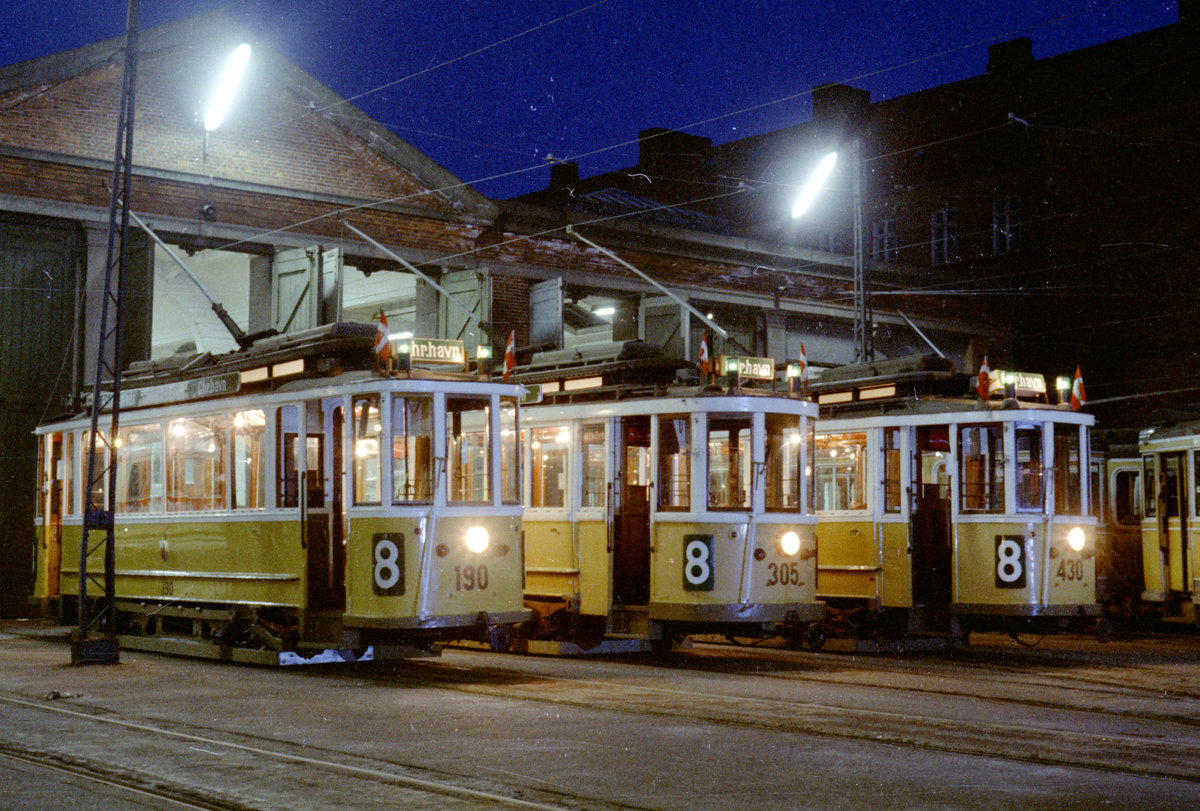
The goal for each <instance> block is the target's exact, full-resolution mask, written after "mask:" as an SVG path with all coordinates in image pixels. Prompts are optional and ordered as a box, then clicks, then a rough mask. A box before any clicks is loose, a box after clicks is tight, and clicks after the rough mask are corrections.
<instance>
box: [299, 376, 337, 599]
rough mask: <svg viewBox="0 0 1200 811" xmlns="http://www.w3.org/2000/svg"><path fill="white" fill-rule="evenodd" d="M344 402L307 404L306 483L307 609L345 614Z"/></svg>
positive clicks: (312, 402) (332, 401)
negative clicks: (343, 611) (342, 612)
mask: <svg viewBox="0 0 1200 811" xmlns="http://www.w3.org/2000/svg"><path fill="white" fill-rule="evenodd" d="M344 421H345V412H344V409H343V407H342V403H341V400H340V399H338V400H325V401H320V400H313V401H311V402H309V403H308V404H307V425H308V442H307V448H306V457H305V462H306V465H305V467H306V471H305V476H304V481H305V487H304V492H305V504H306V505H307V508H306V510H305V514H306V518H305V528H304V532H305V541H306V544H305V546H306V548H307V576H306V578H305V580H306V582H307V584H308V595H307V596H308V607H309V609H310V610H316V611H340V610H342V609H344V608H345V604H346V580H345V573H346V547H345V544H344V541H345V538H344V537H343V535H344V528H345V521H344V520H343V519H344V512H343V511H344V509H345V506H344V493H343V492H342V491H343V489H344V488H343V482H344V477H343V475H342V466H343V458H344V454H343V441H342V427H343V425H344Z"/></svg>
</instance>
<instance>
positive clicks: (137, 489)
mask: <svg viewBox="0 0 1200 811" xmlns="http://www.w3.org/2000/svg"><path fill="white" fill-rule="evenodd" d="M118 436H119V437H120V443H119V448H120V449H119V451H118V452H117V503H116V508H117V512H125V513H146V512H162V509H163V429H162V423H152V424H150V425H134V426H130V427H123V428H121V429H120V433H119V434H118Z"/></svg>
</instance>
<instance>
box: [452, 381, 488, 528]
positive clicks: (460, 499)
mask: <svg viewBox="0 0 1200 811" xmlns="http://www.w3.org/2000/svg"><path fill="white" fill-rule="evenodd" d="M488 404H489V401H488V400H487V399H483V398H477V397H448V398H446V439H447V441H448V443H449V445H450V447H449V465H448V468H447V472H448V473H449V476H450V501H451V502H454V503H459V504H489V503H491V501H492V486H491V475H490V469H491V455H490V453H489V448H490V443H489V441H488V437H489V434H490V432H489V431H488V425H489V421H488V411H489V409H488Z"/></svg>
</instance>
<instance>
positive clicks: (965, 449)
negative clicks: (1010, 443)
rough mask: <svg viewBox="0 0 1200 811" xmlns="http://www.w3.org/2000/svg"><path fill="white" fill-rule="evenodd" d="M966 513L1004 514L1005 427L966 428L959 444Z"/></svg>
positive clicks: (978, 426)
mask: <svg viewBox="0 0 1200 811" xmlns="http://www.w3.org/2000/svg"><path fill="white" fill-rule="evenodd" d="M958 453H959V466H960V467H959V470H960V475H961V482H962V493H961V494H960V498H961V499H962V511H963V512H1003V510H1004V427H1003V426H1002V425H1000V424H994V425H964V426H963V427H962V429H961V430H960V433H959V440H958Z"/></svg>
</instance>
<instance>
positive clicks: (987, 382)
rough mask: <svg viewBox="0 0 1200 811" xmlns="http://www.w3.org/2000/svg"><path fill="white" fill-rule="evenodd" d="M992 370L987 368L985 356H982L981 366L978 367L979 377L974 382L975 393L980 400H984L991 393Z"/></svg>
mask: <svg viewBox="0 0 1200 811" xmlns="http://www.w3.org/2000/svg"><path fill="white" fill-rule="evenodd" d="M991 386H992V370H991V369H989V368H988V362H987V355H984V356H983V365H982V366H980V367H979V377H978V378H977V379H976V381H975V391H976V393H977V394H978V395H979V399H980V400H986V399H987V398H988V394H989V393H990V391H991Z"/></svg>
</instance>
